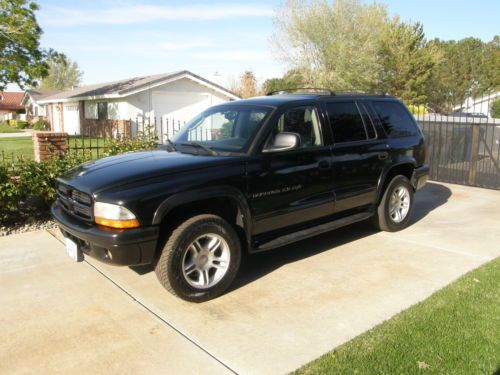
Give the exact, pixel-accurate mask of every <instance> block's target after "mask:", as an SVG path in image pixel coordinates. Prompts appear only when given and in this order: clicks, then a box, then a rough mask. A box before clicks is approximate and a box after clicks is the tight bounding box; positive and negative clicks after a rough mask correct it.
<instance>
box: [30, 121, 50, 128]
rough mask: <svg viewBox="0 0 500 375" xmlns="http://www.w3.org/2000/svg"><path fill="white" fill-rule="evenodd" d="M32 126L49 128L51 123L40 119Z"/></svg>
mask: <svg viewBox="0 0 500 375" xmlns="http://www.w3.org/2000/svg"><path fill="white" fill-rule="evenodd" d="M32 128H33V130H49V129H50V124H49V122H48V121H47V120H38V121H36V122H35V123H34V124H33V126H32Z"/></svg>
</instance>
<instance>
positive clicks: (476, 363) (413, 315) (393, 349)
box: [295, 258, 500, 375]
mask: <svg viewBox="0 0 500 375" xmlns="http://www.w3.org/2000/svg"><path fill="white" fill-rule="evenodd" d="M295 373H296V374H370V375H371V374H454V375H456V374H464V375H473V374H488V375H493V374H499V373H500V258H497V259H495V260H493V261H491V262H490V263H488V264H486V265H484V266H482V267H480V268H478V269H477V270H474V271H472V272H470V273H468V274H467V275H465V276H463V277H462V278H460V279H459V280H458V281H456V282H455V283H453V284H451V285H449V286H448V287H446V288H444V289H442V290H440V291H438V292H437V293H435V294H434V295H432V296H431V297H430V298H428V299H427V300H425V301H423V302H421V303H419V304H417V305H415V306H413V307H411V308H409V309H408V310H406V311H404V312H402V313H400V314H398V315H397V316H395V317H394V318H392V319H390V320H388V321H386V322H385V323H382V324H381V325H379V326H377V327H375V328H373V329H372V330H370V331H368V332H366V333H365V334H362V335H361V336H359V337H357V338H355V339H353V340H352V341H350V342H348V343H346V344H344V345H342V346H340V347H339V348H338V349H336V350H334V351H332V352H330V353H328V354H325V355H324V356H322V357H320V358H318V359H317V360H315V361H313V362H311V363H309V364H307V365H306V366H304V367H302V368H300V369H299V370H297V371H296V372H295Z"/></svg>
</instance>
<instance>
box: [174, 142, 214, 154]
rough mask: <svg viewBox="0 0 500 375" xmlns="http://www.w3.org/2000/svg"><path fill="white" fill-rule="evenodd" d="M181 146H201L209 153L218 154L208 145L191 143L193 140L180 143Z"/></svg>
mask: <svg viewBox="0 0 500 375" xmlns="http://www.w3.org/2000/svg"><path fill="white" fill-rule="evenodd" d="M181 146H191V147H194V148H198V149H200V148H201V149H202V150H204V151H206V152H208V153H210V155H219V153H218V152H217V151H215V150H212V149H211V148H210V147H207V146H205V145H202V144H201V143H193V142H190V143H181Z"/></svg>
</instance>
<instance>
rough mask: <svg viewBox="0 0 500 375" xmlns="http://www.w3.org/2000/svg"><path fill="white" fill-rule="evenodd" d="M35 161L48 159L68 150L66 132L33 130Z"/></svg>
mask: <svg viewBox="0 0 500 375" xmlns="http://www.w3.org/2000/svg"><path fill="white" fill-rule="evenodd" d="M33 149H34V151H35V161H37V162H41V161H45V160H49V159H51V158H53V157H54V156H57V155H62V154H65V153H66V152H67V151H68V134H67V133H59V132H33Z"/></svg>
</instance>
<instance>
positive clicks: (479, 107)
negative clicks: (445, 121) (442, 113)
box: [453, 91, 500, 118]
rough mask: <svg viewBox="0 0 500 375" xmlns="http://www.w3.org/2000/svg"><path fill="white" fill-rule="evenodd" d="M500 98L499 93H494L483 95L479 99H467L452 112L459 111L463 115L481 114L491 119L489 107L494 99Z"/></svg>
mask: <svg viewBox="0 0 500 375" xmlns="http://www.w3.org/2000/svg"><path fill="white" fill-rule="evenodd" d="M499 98H500V91H497V92H494V93H492V94H489V95H484V96H481V97H479V98H475V99H474V98H467V99H465V101H464V103H463V104H462V105H458V106H456V107H454V108H453V111H454V112H456V111H459V112H463V113H471V114H472V113H474V114H482V115H485V116H488V117H489V118H491V113H490V106H491V105H492V104H493V102H494V101H495V99H499Z"/></svg>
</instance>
